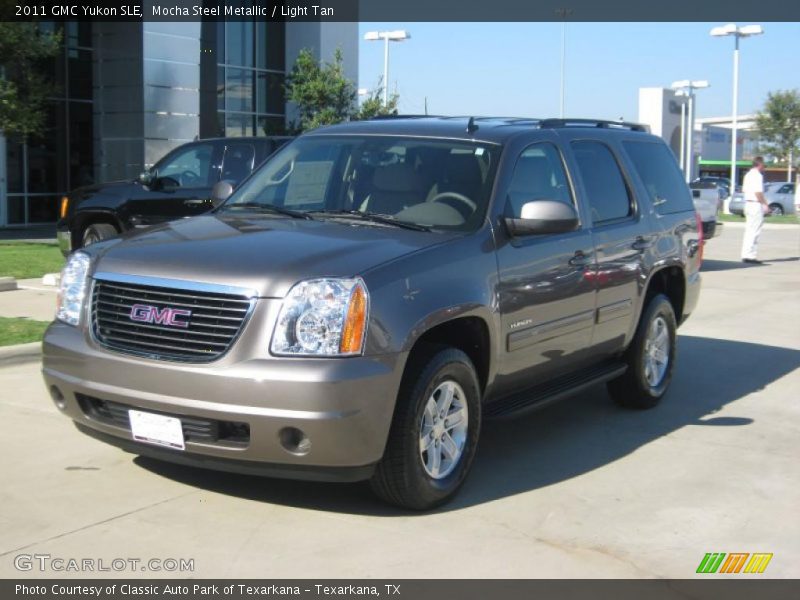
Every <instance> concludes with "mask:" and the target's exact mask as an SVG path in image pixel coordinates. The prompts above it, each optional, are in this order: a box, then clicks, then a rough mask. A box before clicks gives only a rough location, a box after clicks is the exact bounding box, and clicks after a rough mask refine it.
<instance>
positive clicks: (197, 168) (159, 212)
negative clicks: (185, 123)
mask: <svg viewBox="0 0 800 600" xmlns="http://www.w3.org/2000/svg"><path fill="white" fill-rule="evenodd" d="M220 154H221V146H220V145H219V144H217V145H215V144H212V143H211V142H198V143H194V144H187V145H186V146H181V147H180V148H178V149H176V150H174V151H173V152H172V153H170V154H168V155H167V156H166V157H165V158H164V159H163V160H161V161H160V162H159V163H158V164H157V165H156V167H155V175H156V178H155V180H154V181H153V183H152V184H151V185H149V186H146V187H142V188H141V189H140V190H139V194H138V197H137V198H132V199H131V203H130V206H129V207H128V211H129V214H130V219H131V221H132V222H134V223H137V224H140V225H152V224H155V223H161V222H164V221H173V220H175V219H180V218H181V217H191V216H195V215H199V214H202V213H204V212H207V211H208V210H210V209H211V208H212V205H211V202H210V199H211V188H212V187H213V186H214V184H215V183H216V182H217V181H218V179H219V167H218V165H219V163H220Z"/></svg>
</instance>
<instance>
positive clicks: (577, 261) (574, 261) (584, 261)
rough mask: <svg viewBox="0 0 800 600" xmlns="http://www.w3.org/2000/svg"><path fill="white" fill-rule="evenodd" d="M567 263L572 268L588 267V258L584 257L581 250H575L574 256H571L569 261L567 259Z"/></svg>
mask: <svg viewBox="0 0 800 600" xmlns="http://www.w3.org/2000/svg"><path fill="white" fill-rule="evenodd" d="M568 262H569V264H571V265H572V266H573V267H585V266H586V265H588V264H589V257H588V256H586V255H585V254H584V253H583V251H581V250H576V251H575V254H574V255H573V257H572V258H570V259H569V261H568Z"/></svg>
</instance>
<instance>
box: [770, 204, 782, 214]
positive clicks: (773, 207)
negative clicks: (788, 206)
mask: <svg viewBox="0 0 800 600" xmlns="http://www.w3.org/2000/svg"><path fill="white" fill-rule="evenodd" d="M769 210H770V211H771V212H770V214H771V215H772V216H773V217H780V216H782V215H783V207H782V206H781V205H780V204H778V203H776V202H774V203H772V204H770V205H769Z"/></svg>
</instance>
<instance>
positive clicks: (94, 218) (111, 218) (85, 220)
mask: <svg viewBox="0 0 800 600" xmlns="http://www.w3.org/2000/svg"><path fill="white" fill-rule="evenodd" d="M97 223H105V224H107V225H112V226H113V227H114V228H115V229H116V230H117V233H122V232H123V231H125V228H124V227H123V226H122V223H121V222H120V220H119V218H118V217H117V216H116V215H115V214H114V213H113V212H112V211H110V210H91V211H81V212H78V213H76V214H75V217H74V218H73V219H72V222H71V223H70V228H69V231H70V235H71V236H72V247H73V248H81V247H82V246H83V240H82V235H83V230H84V229H86V227H88V226H89V225H94V224H97Z"/></svg>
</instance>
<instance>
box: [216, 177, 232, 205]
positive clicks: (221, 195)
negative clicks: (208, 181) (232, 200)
mask: <svg viewBox="0 0 800 600" xmlns="http://www.w3.org/2000/svg"><path fill="white" fill-rule="evenodd" d="M233 185H234V184H233V181H231V180H229V179H223V180H222V181H218V182H217V183H215V184H214V187H213V188H211V204H213V205H214V208H217V207H218V206H219V205H221V204H222V203H223V202H225V200H227V199H228V198H229V197H230V195H231V194H232V193H233Z"/></svg>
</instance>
